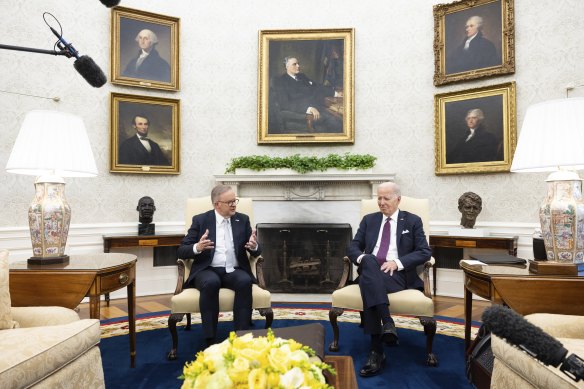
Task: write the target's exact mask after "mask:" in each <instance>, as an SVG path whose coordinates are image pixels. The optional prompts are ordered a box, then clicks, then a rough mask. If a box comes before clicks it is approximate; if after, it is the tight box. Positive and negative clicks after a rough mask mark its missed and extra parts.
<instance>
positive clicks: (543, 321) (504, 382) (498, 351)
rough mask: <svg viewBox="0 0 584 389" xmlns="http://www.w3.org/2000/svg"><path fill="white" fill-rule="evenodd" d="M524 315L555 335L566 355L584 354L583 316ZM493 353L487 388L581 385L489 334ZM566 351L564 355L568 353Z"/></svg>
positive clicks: (554, 388) (582, 383)
mask: <svg viewBox="0 0 584 389" xmlns="http://www.w3.org/2000/svg"><path fill="white" fill-rule="evenodd" d="M525 318H526V319H527V320H528V321H529V322H531V323H532V324H535V325H536V326H538V327H540V328H541V329H543V330H544V331H545V332H546V333H548V334H549V335H551V336H553V337H554V338H556V339H557V340H558V341H560V343H562V345H563V346H564V347H565V348H566V349H568V351H569V354H576V355H578V356H580V357H584V317H583V316H571V315H556V314H547V313H536V314H532V315H527V316H525ZM491 346H492V349H493V355H494V356H495V364H494V368H493V375H492V377H491V388H495V389H503V388H504V389H508V388H553V389H559V388H584V382H583V381H580V382H577V383H576V382H575V381H573V380H572V379H570V378H569V377H568V376H567V375H566V374H565V373H563V372H562V371H560V369H558V368H555V367H550V366H545V365H543V364H542V363H540V362H538V361H537V360H536V359H535V358H533V357H531V356H529V355H528V354H527V353H525V352H524V351H521V350H520V349H519V348H517V347H515V346H512V345H510V344H509V343H507V342H506V341H505V340H503V339H501V338H498V337H496V336H494V335H493V336H492V338H491ZM569 354H568V355H569Z"/></svg>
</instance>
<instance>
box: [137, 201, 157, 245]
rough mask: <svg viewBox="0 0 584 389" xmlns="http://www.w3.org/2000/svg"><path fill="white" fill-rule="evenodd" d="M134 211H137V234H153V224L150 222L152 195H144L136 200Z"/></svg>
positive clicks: (152, 210)
mask: <svg viewBox="0 0 584 389" xmlns="http://www.w3.org/2000/svg"><path fill="white" fill-rule="evenodd" d="M136 211H138V212H139V219H138V220H139V221H140V224H138V235H155V224H154V223H152V218H153V217H154V211H156V207H155V206H154V200H153V199H152V197H149V196H144V197H142V198H141V199H140V200H138V206H137V207H136Z"/></svg>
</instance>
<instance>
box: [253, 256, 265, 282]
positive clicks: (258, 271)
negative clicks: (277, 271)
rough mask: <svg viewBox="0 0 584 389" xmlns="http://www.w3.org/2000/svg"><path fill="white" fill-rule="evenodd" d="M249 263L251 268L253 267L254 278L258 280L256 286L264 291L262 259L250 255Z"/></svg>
mask: <svg viewBox="0 0 584 389" xmlns="http://www.w3.org/2000/svg"><path fill="white" fill-rule="evenodd" d="M249 262H250V264H251V267H252V269H253V267H254V266H255V276H256V278H257V279H258V285H259V287H260V288H262V289H266V281H265V280H264V257H262V256H261V255H258V256H256V257H254V256H252V255H250V256H249Z"/></svg>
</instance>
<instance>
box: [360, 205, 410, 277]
mask: <svg viewBox="0 0 584 389" xmlns="http://www.w3.org/2000/svg"><path fill="white" fill-rule="evenodd" d="M398 215H399V209H397V210H396V211H395V212H394V213H393V215H391V216H390V219H389V225H390V239H389V249H388V250H387V256H386V257H385V261H386V262H388V261H394V262H395V263H396V264H397V270H398V271H399V270H403V269H404V265H403V264H402V263H401V261H400V260H399V258H398V253H397V217H398ZM386 220H387V216H385V215H383V219H382V220H381V226H382V227H381V228H380V229H379V234H378V235H377V243H375V247H374V248H373V251H372V252H371V254H373V255H375V256H377V252H378V251H379V246H380V245H381V235H382V234H383V225H384V224H385V221H386ZM364 255H365V254H361V255H360V256H359V258H357V263H361V259H362V258H363V256H364Z"/></svg>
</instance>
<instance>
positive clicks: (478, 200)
mask: <svg viewBox="0 0 584 389" xmlns="http://www.w3.org/2000/svg"><path fill="white" fill-rule="evenodd" d="M466 199H470V200H472V201H473V202H475V203H477V204H478V206H479V207H480V208H482V207H483V199H481V196H479V195H478V194H476V193H474V192H464V193H463V194H462V195H461V196H460V197H459V198H458V208H460V207H462V206H463V205H464V200H466Z"/></svg>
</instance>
